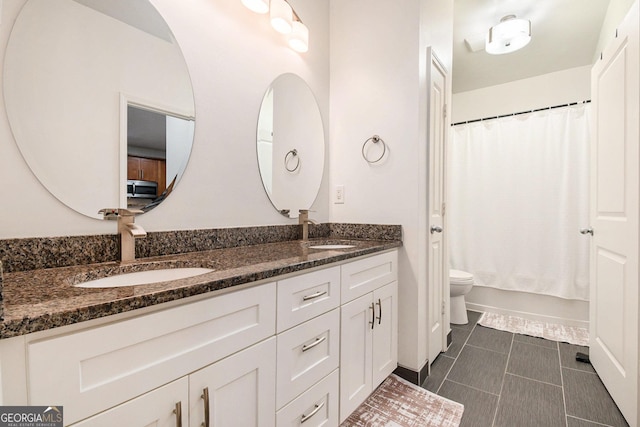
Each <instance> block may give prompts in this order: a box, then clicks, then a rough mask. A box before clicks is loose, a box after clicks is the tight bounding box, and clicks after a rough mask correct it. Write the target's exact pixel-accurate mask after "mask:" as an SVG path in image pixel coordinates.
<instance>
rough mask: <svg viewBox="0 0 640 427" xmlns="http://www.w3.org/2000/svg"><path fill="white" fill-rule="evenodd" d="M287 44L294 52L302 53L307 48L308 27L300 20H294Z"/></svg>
mask: <svg viewBox="0 0 640 427" xmlns="http://www.w3.org/2000/svg"><path fill="white" fill-rule="evenodd" d="M289 46H290V47H291V49H293V50H295V51H296V52H300V53H304V52H306V51H308V50H309V29H308V28H307V26H306V25H304V24H303V23H302V22H300V21H294V22H293V27H292V30H291V34H290V35H289Z"/></svg>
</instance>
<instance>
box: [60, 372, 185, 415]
mask: <svg viewBox="0 0 640 427" xmlns="http://www.w3.org/2000/svg"><path fill="white" fill-rule="evenodd" d="M188 388H189V380H188V379H187V377H184V378H181V379H179V380H176V381H174V382H172V383H169V384H167V385H165V386H162V387H160V388H158V389H156V390H153V391H150V392H149V393H147V394H143V395H142V396H140V397H137V398H135V399H133V400H130V401H128V402H127V403H123V404H122V405H120V406H116V407H115V408H113V409H109V410H108V411H106V412H103V413H101V414H98V415H96V416H94V417H91V418H88V419H86V420H84V421H81V422H79V423H78V424H74V425H73V426H74V427H113V426H118V425H123V424H126V425H127V426H130V427H142V426H155V427H175V426H176V425H180V424H178V423H177V419H176V417H177V416H178V415H177V414H176V413H174V412H173V410H174V409H176V405H177V404H179V405H180V409H181V422H182V424H181V425H183V426H186V425H187V419H188V418H189V412H188V403H189V394H188ZM64 409H65V411H64V412H65V422H66V421H67V416H66V415H67V414H66V409H67V408H66V407H65V408H64ZM124 420H126V421H124ZM65 425H66V424H65Z"/></svg>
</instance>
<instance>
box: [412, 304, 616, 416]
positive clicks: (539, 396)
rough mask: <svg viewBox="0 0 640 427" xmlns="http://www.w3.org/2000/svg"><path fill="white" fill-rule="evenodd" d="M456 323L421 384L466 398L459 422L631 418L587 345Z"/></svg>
mask: <svg viewBox="0 0 640 427" xmlns="http://www.w3.org/2000/svg"><path fill="white" fill-rule="evenodd" d="M468 314H469V323H468V324H467V325H451V331H452V335H453V337H452V338H453V343H452V344H451V346H450V347H449V349H448V350H447V352H446V353H441V354H440V355H439V356H438V358H437V359H436V360H435V361H434V363H433V365H431V374H430V375H429V377H428V378H427V380H426V381H425V383H424V384H423V385H422V386H423V387H424V388H426V389H427V390H430V391H432V392H434V393H437V394H439V395H441V396H444V397H447V398H449V399H451V400H454V401H456V402H460V403H462V404H463V405H464V414H463V416H462V423H461V427H467V426H473V427H528V426H530V427H555V426H559V427H591V426H613V427H618V426H628V424H627V423H626V422H625V420H624V418H623V417H622V414H621V413H620V411H619V410H618V408H617V407H616V405H615V403H614V402H613V400H612V399H611V397H610V396H609V393H608V392H607V390H606V389H605V387H604V386H603V385H602V382H601V381H600V378H598V375H597V374H596V373H595V371H594V370H593V368H592V367H591V365H589V364H585V363H580V362H577V361H576V360H575V356H576V352H578V351H581V352H583V353H588V349H587V348H586V347H579V346H575V345H571V344H566V343H557V342H555V341H548V340H545V339H542V338H534V337H529V336H526V335H519V334H512V333H510V332H503V331H498V330H495V329H489V328H485V327H483V326H480V325H477V324H476V322H477V321H478V318H479V317H480V314H481V313H477V312H472V311H469V312H468Z"/></svg>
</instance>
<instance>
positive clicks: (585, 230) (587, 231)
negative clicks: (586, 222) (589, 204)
mask: <svg viewBox="0 0 640 427" xmlns="http://www.w3.org/2000/svg"><path fill="white" fill-rule="evenodd" d="M580 234H591V235H592V236H593V228H591V227H589V228H581V229H580Z"/></svg>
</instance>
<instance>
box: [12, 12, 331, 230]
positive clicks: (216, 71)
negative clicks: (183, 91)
mask: <svg viewBox="0 0 640 427" xmlns="http://www.w3.org/2000/svg"><path fill="white" fill-rule="evenodd" d="M151 2H152V4H153V5H154V6H155V7H156V8H157V9H158V11H159V12H160V14H161V15H162V16H163V17H164V18H165V20H166V21H167V23H168V24H169V27H170V28H171V29H172V31H173V33H174V36H175V38H176V39H177V41H178V43H179V44H180V47H181V48H182V51H183V53H184V56H185V60H186V63H187V66H188V68H189V71H190V75H191V80H192V84H193V90H194V97H195V104H196V126H195V141H194V147H193V151H192V155H191V158H190V160H189V165H188V168H187V170H186V172H185V174H184V176H183V179H182V181H181V182H180V183H179V185H178V186H177V189H176V190H175V191H174V192H173V194H172V195H171V197H169V198H168V199H167V200H166V201H165V202H163V204H162V205H161V206H160V207H158V208H156V209H154V210H153V211H151V212H149V213H146V214H144V215H143V216H141V217H139V218H138V219H137V222H138V223H140V224H141V225H142V226H143V227H144V228H145V229H147V230H148V231H160V230H174V229H197V228H213V227H230V226H250V225H265V224H291V223H295V220H289V219H286V218H284V217H282V216H281V215H280V214H279V213H277V212H276V211H275V209H274V208H273V207H272V205H271V203H270V202H269V199H268V198H267V196H266V194H265V192H264V189H263V186H262V182H261V180H260V176H259V172H258V166H257V160H256V147H255V145H256V124H257V117H258V111H259V108H260V102H261V101H262V97H263V95H264V93H265V91H266V89H267V87H268V86H269V84H270V83H271V82H272V81H273V80H274V79H275V78H276V77H277V76H278V75H280V74H282V73H285V72H293V73H296V74H298V75H299V76H301V77H302V78H303V79H305V80H306V81H307V83H308V84H309V86H310V87H311V89H312V91H313V92H314V95H315V96H316V99H317V101H318V103H319V106H320V111H321V114H322V117H323V121H324V129H325V135H328V134H329V66H328V64H329V35H328V28H329V5H328V4H327V2H306V1H301V0H292V1H291V3H292V5H293V6H294V8H295V9H296V11H297V13H298V14H299V15H300V17H301V18H302V19H303V21H304V22H305V24H306V25H307V26H308V27H309V30H310V33H311V35H310V49H309V52H308V53H306V54H298V53H296V52H294V51H293V50H291V49H290V48H289V47H288V46H287V44H286V41H285V40H284V38H283V37H282V36H281V35H279V34H278V33H276V32H275V31H274V30H272V29H271V27H270V25H269V22H268V18H267V17H266V16H264V15H257V14H255V13H253V12H251V11H249V10H248V9H246V8H245V7H244V6H242V4H241V2H239V1H233V2H230V1H226V0H184V1H180V2H176V1H172V0H151ZM22 4H24V0H10V1H4V2H3V5H2V6H3V7H2V14H1V21H0V58H1V59H0V60H1V61H2V62H4V53H5V50H6V45H7V40H8V37H9V32H10V30H11V27H12V23H13V21H14V20H15V17H16V16H17V13H18V12H19V10H20V7H21V6H22ZM0 65H2V68H3V66H4V63H1V64H0ZM327 143H328V141H327ZM114 144H117V142H114ZM327 150H328V149H327ZM327 152H328V151H327ZM0 153H2V155H0V182H2V183H3V184H2V185H1V186H0V197H1V200H2V202H3V206H5V208H4V209H1V210H0V238H13V237H39V236H61V235H82V234H101V233H115V227H114V225H113V223H110V222H106V221H100V220H94V219H90V218H88V217H85V216H83V215H80V214H78V213H76V212H75V211H73V210H71V209H69V208H67V207H66V206H65V205H63V204H62V203H60V202H59V201H57V200H56V199H55V198H54V197H53V196H51V194H49V193H48V192H47V190H46V189H44V187H42V185H40V183H39V182H38V180H37V179H36V178H35V177H34V176H33V174H32V173H31V171H30V170H29V168H28V167H27V165H26V164H25V162H24V160H23V158H22V156H21V155H20V152H19V151H18V148H17V146H16V144H15V142H14V139H13V136H12V134H11V131H10V128H9V124H8V120H7V116H6V112H5V109H4V104H2V105H0ZM71 166H72V163H69V164H65V165H61V167H71ZM328 180H329V176H328V162H326V164H325V175H324V178H323V184H322V188H321V191H320V194H319V196H318V198H317V199H316V201H315V203H314V206H313V210H315V211H316V212H314V213H313V218H314V219H317V220H320V221H327V220H328V217H329V213H328Z"/></svg>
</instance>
